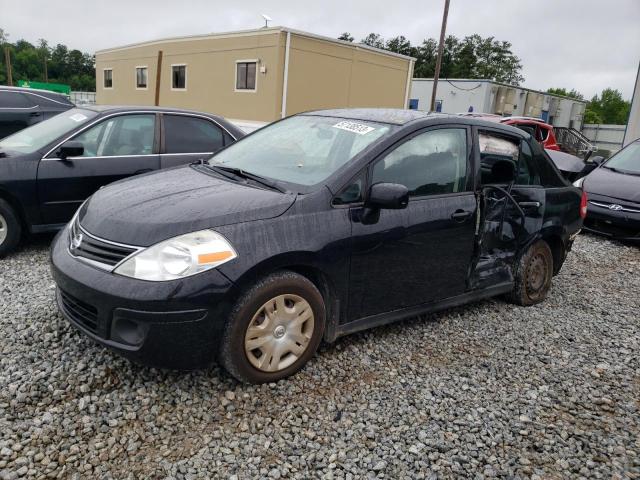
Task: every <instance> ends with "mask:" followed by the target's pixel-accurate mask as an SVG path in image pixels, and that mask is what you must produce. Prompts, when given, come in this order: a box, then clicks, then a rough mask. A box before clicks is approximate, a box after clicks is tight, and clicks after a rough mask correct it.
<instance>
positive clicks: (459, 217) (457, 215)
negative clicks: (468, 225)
mask: <svg viewBox="0 0 640 480" xmlns="http://www.w3.org/2000/svg"><path fill="white" fill-rule="evenodd" d="M472 214H473V212H468V211H466V210H461V209H458V210H456V211H455V212H453V213H452V214H451V220H454V221H456V222H458V223H462V222H464V221H465V220H466V219H467V218H469V217H470V216H471V215H472Z"/></svg>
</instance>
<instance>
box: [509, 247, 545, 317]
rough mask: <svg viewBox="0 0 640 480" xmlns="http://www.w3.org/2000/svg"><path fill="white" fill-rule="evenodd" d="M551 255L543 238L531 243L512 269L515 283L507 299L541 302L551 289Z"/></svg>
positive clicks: (527, 303) (521, 303) (521, 302)
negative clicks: (513, 269)
mask: <svg viewBox="0 0 640 480" xmlns="http://www.w3.org/2000/svg"><path fill="white" fill-rule="evenodd" d="M552 277H553V255H552V253H551V249H550V248H549V245H548V244H547V242H545V241H544V240H538V241H537V242H535V243H533V244H532V245H531V246H529V248H528V249H527V250H526V251H525V252H524V254H523V255H522V256H521V257H520V260H519V261H518V263H517V264H516V268H515V271H514V280H515V285H514V288H513V291H512V292H511V293H510V294H509V299H510V300H511V301H512V302H514V303H516V304H518V305H524V306H527V305H534V304H536V303H540V302H542V301H543V300H544V299H545V298H546V297H547V294H548V293H549V290H550V289H551V278H552Z"/></svg>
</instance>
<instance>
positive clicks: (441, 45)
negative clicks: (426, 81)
mask: <svg viewBox="0 0 640 480" xmlns="http://www.w3.org/2000/svg"><path fill="white" fill-rule="evenodd" d="M448 16H449V0H444V15H442V28H441V29H440V43H439V44H438V58H436V71H435V73H434V75H433V92H432V93H431V107H430V108H429V110H430V111H432V112H433V111H434V110H435V109H436V91H437V90H438V79H439V78H440V67H441V66H442V52H444V35H445V33H446V31H447V17H448Z"/></svg>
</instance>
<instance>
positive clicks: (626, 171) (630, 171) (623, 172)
mask: <svg viewBox="0 0 640 480" xmlns="http://www.w3.org/2000/svg"><path fill="white" fill-rule="evenodd" d="M602 167H603V168H606V169H607V170H611V171H612V172H616V173H621V174H623V175H635V176H638V175H640V172H634V171H632V170H621V169H619V168H615V167H609V166H607V165H603V166H602Z"/></svg>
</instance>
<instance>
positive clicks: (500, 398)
mask: <svg viewBox="0 0 640 480" xmlns="http://www.w3.org/2000/svg"><path fill="white" fill-rule="evenodd" d="M47 240H49V239H42V240H39V241H38V242H37V243H36V244H35V245H31V246H28V247H25V248H24V249H23V250H22V251H21V252H19V253H16V254H14V255H12V256H10V257H9V258H7V259H4V260H0V295H1V297H0V355H1V358H0V363H1V366H0V478H2V479H11V478H20V477H22V478H52V477H56V478H118V479H120V478H184V479H195V478H198V479H199V478H219V477H221V478H234V476H235V477H236V478H265V477H269V478H310V477H316V478H411V479H415V478H451V477H457V478H490V477H502V478H539V479H556V478H557V479H560V478H607V479H610V478H640V415H639V410H640V400H639V399H640V353H639V352H640V319H639V316H640V313H639V312H640V295H639V292H640V250H639V249H638V248H633V247H628V246H622V245H619V244H616V243H612V242H608V241H606V240H603V239H600V238H596V237H590V236H581V237H579V238H578V240H577V243H576V246H575V248H574V252H573V253H572V254H571V255H570V257H569V260H568V263H567V264H566V265H565V267H564V269H563V271H562V273H561V274H560V275H559V276H558V277H556V278H555V279H554V284H553V291H552V294H551V296H550V298H549V299H548V300H547V301H546V302H545V303H544V304H542V305H539V306H536V307H531V308H520V307H516V306H513V305H509V304H507V303H504V302H503V301H502V300H499V299H498V300H491V301H485V302H482V303H479V304H475V305H470V306H467V307H463V308H456V309H453V310H449V311H447V312H444V313H442V314H438V315H434V316H429V317H428V318H425V319H415V320H409V321H405V322H401V323H398V324H394V325H391V326H388V327H383V328H378V329H376V330H373V331H369V332H366V333H362V334H357V335H353V336H351V337H347V338H343V339H341V340H339V341H338V342H337V343H336V344H334V345H331V346H324V347H322V348H321V351H320V352H319V354H318V355H317V357H316V358H315V359H314V360H313V361H312V362H311V363H310V364H309V365H308V366H307V368H306V369H305V370H303V371H302V372H301V373H300V374H298V375H296V376H295V377H293V378H291V379H289V380H286V381H282V382H280V383H278V384H271V385H263V386H259V387H258V386H247V385H241V384H238V383H237V382H235V381H234V380H232V379H231V378H230V377H228V376H226V375H225V374H223V373H222V372H221V371H220V369H218V368H217V367H212V368H211V369H209V370H207V371H201V372H196V373H189V374H180V373H175V372H166V371H157V370H153V369H148V368H142V367H138V366H134V365H132V364H130V363H128V362H127V361H125V360H123V359H121V358H119V357H118V356H116V355H114V354H112V353H110V352H109V351H107V350H105V349H104V348H102V347H99V346H96V345H94V344H93V343H92V342H91V341H89V340H88V339H86V338H85V337H83V336H82V335H80V334H78V333H76V332H75V331H74V330H73V329H72V328H71V327H70V326H68V325H66V323H65V322H64V321H63V320H62V319H61V318H60V316H59V315H58V314H57V313H56V307H55V305H54V300H53V294H54V290H53V282H52V280H51V276H50V274H49V266H48V263H47V262H48V259H47Z"/></svg>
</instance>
